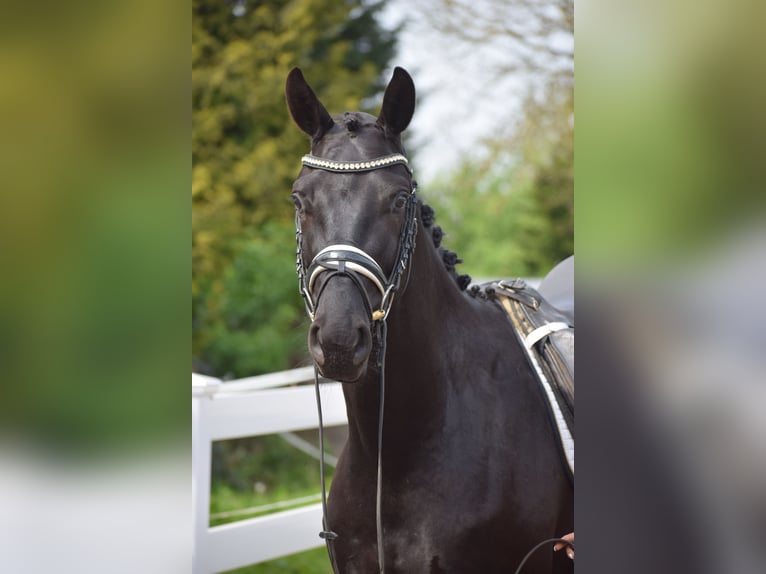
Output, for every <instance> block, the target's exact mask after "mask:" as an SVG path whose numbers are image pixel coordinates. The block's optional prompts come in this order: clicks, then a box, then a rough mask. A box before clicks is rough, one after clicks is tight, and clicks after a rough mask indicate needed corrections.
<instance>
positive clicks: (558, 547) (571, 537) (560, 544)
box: [553, 532, 574, 560]
mask: <svg viewBox="0 0 766 574" xmlns="http://www.w3.org/2000/svg"><path fill="white" fill-rule="evenodd" d="M561 538H563V539H564V540H569V541H570V542H571V543H572V544H574V532H570V533H569V534H567V535H566V536H562V537H561ZM564 547H566V549H567V556H569V559H570V560H574V548H572V547H571V546H569V544H565V543H563V542H556V544H554V546H553V550H554V551H559V550H561V549H562V548H564Z"/></svg>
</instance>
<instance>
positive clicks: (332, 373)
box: [308, 277, 372, 383]
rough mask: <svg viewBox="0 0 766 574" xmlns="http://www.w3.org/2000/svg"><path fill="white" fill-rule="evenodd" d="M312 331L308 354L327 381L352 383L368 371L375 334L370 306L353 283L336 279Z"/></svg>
mask: <svg viewBox="0 0 766 574" xmlns="http://www.w3.org/2000/svg"><path fill="white" fill-rule="evenodd" d="M331 282H332V283H334V285H332V286H331V288H329V289H325V291H324V293H323V295H322V298H321V302H320V303H319V305H318V307H317V309H316V314H315V317H314V321H313V322H312V323H311V327H310V329H309V340H308V344H309V351H310V352H311V356H312V357H313V359H314V361H315V362H316V365H317V367H319V371H320V372H321V373H322V375H323V376H325V377H327V378H328V379H333V380H336V381H341V382H344V383H353V382H355V381H358V380H359V379H360V378H361V377H362V376H363V375H364V374H365V372H366V371H367V365H368V362H369V358H370V352H371V351H372V333H371V332H370V317H369V312H368V310H367V307H368V306H367V305H365V304H364V301H362V296H361V293H360V292H359V289H358V288H357V286H356V285H355V284H354V282H353V281H351V280H349V279H348V278H346V277H335V278H333V279H332V281H331Z"/></svg>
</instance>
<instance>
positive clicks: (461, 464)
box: [286, 68, 574, 574]
mask: <svg viewBox="0 0 766 574" xmlns="http://www.w3.org/2000/svg"><path fill="white" fill-rule="evenodd" d="M286 92H287V103H288V107H289V109H290V112H291V114H292V117H293V119H294V120H295V122H296V123H297V124H298V126H299V127H300V128H301V129H302V130H303V131H304V132H306V133H307V134H308V135H309V136H311V154H310V155H307V156H304V158H303V168H302V170H301V172H300V175H299V177H298V179H297V180H296V182H295V184H294V186H293V194H292V197H293V199H294V201H295V205H296V210H297V213H296V222H297V225H298V239H299V253H298V265H297V266H298V271H299V275H300V276H301V286H302V290H303V293H304V297H305V298H306V304H307V308H308V311H309V315H310V316H311V318H312V323H311V327H310V331H309V349H310V352H311V355H312V356H313V359H314V361H315V363H316V365H317V366H318V368H319V370H320V371H321V373H322V374H323V375H324V376H326V377H327V378H330V379H335V380H338V381H342V382H344V385H343V392H344V395H345V399H346V406H347V411H348V419H349V437H348V442H347V444H346V446H345V449H344V451H343V453H342V455H341V456H340V460H339V462H338V466H337V468H336V471H335V477H334V480H333V484H332V491H331V494H330V499H329V524H328V525H327V528H328V529H330V528H331V529H332V531H334V532H336V533H337V535H338V537H337V539H335V540H334V541H333V542H332V543H331V544H332V545H333V546H334V553H335V560H336V562H337V565H336V568H337V570H338V571H339V572H342V573H343V574H347V573H348V574H351V573H365V574H367V573H371V572H378V571H380V569H381V568H380V565H379V563H378V562H379V557H380V558H381V559H383V560H384V562H385V572H386V573H394V572H399V573H406V574H413V573H421V572H424V573H425V572H427V573H439V572H445V573H481V574H489V573H503V574H508V573H512V572H513V571H514V570H515V569H516V567H517V566H518V564H519V563H520V561H521V560H522V558H523V557H524V556H525V554H526V553H527V552H528V551H529V550H530V549H531V548H532V547H533V546H535V544H536V543H538V542H540V541H541V540H543V539H546V538H550V537H554V536H562V535H564V534H566V533H568V532H570V531H572V530H573V513H574V510H573V487H572V483H571V482H570V479H569V477H568V475H567V472H566V471H565V468H564V466H563V465H562V462H561V458H560V455H559V452H557V445H556V442H555V438H554V431H553V430H552V426H551V423H550V420H549V417H548V415H547V413H546V408H547V407H546V404H545V400H544V397H543V394H542V393H541V391H540V388H539V385H538V383H537V381H536V378H535V375H534V374H533V372H532V369H531V368H530V366H529V363H528V360H527V358H526V356H525V354H524V350H523V348H522V346H521V345H520V344H519V343H518V342H517V338H516V336H515V334H514V332H513V331H512V328H511V324H510V322H509V319H508V317H507V316H506V315H505V312H504V311H503V309H502V308H501V307H500V306H499V305H497V304H496V303H495V302H492V301H488V300H486V299H484V298H481V297H475V296H474V297H472V296H471V295H470V293H469V292H467V291H466V290H465V287H466V283H467V281H466V278H465V276H463V277H458V276H457V275H456V273H455V272H454V263H455V261H454V254H451V255H452V257H450V253H449V252H445V251H444V249H442V248H439V247H438V239H437V238H436V237H435V236H436V235H437V232H436V231H435V229H436V228H433V227H430V224H431V219H432V215H433V213H432V212H431V211H430V209H429V208H427V207H426V206H424V205H423V204H422V203H420V201H419V200H418V199H417V198H416V195H415V186H414V182H413V180H412V174H411V172H410V170H409V167H408V165H407V162H406V159H405V157H404V149H403V147H402V144H401V140H400V134H401V132H402V131H403V130H404V129H405V128H406V127H407V126H408V124H409V123H410V120H411V118H412V114H413V112H414V108H415V88H414V85H413V82H412V79H411V78H410V76H409V75H408V74H407V72H405V71H404V70H402V69H401V68H396V69H395V71H394V74H393V78H392V80H391V82H390V83H389V85H388V87H387V88H386V92H385V96H384V99H383V106H382V110H381V113H380V115H379V116H378V117H377V118H376V117H374V116H371V115H369V114H365V113H361V112H346V113H344V114H341V115H337V116H335V117H331V116H330V115H329V114H328V112H327V110H326V109H325V107H324V106H323V105H322V103H321V102H320V101H319V99H318V98H317V97H316V95H315V94H314V92H313V90H312V89H311V87H310V86H309V85H308V83H307V82H306V81H305V79H304V77H303V75H302V73H301V72H300V70H299V69H297V68H296V69H294V70H293V71H292V72H291V73H290V75H289V77H288V79H287V89H286ZM457 112H458V111H457V110H456V114H457ZM468 112H470V110H469V111H468ZM416 237H417V241H416V240H415V238H416ZM432 237H433V238H434V239H437V240H436V242H434V241H432ZM435 243H436V245H435ZM445 261H446V263H447V265H445ZM382 355H385V360H382V359H383V357H382ZM382 385H384V386H383V388H384V393H383V395H384V398H385V403H384V404H385V408H384V413H383V414H384V421H385V424H383V425H382V427H381V428H382V435H379V423H380V422H381V421H380V416H381V413H380V412H379V406H380V401H381V399H382V398H383V397H382V394H381V386H382ZM379 440H380V441H381V443H382V450H381V455H380V460H378V448H379V446H380V445H379ZM378 468H381V469H382V481H381V482H380V485H379V483H378V480H377V472H378ZM378 486H380V492H378V490H377V489H378ZM378 495H380V502H379V503H378V505H376V498H377V496H378ZM378 526H379V527H380V528H378ZM378 530H380V532H379V531H378ZM379 541H380V542H381V544H382V547H381V548H379V547H378V542H379ZM563 554H564V553H563V552H558V553H553V552H552V551H551V550H550V548H548V549H545V550H543V551H540V552H536V553H535V554H534V555H533V556H532V557H531V558H530V560H529V561H528V562H527V564H526V566H525V569H524V571H525V572H571V571H572V568H573V567H572V563H571V561H569V560H568V559H567V558H566V557H565V556H564V555H563Z"/></svg>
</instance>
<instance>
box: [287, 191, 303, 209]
mask: <svg viewBox="0 0 766 574" xmlns="http://www.w3.org/2000/svg"><path fill="white" fill-rule="evenodd" d="M290 199H292V200H293V203H294V204H295V209H296V210H297V211H302V210H303V204H302V203H301V198H300V197H298V195H297V194H295V193H291V194H290Z"/></svg>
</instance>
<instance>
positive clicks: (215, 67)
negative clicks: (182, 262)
mask: <svg viewBox="0 0 766 574" xmlns="http://www.w3.org/2000/svg"><path fill="white" fill-rule="evenodd" d="M381 8H382V3H381V2H363V1H361V0H345V1H341V2H337V1H335V0H295V1H291V2H287V1H284V0H282V1H277V0H271V1H262V2H248V1H245V0H241V1H239V2H220V1H218V0H193V3H192V15H193V16H192V261H193V269H192V296H193V309H192V311H193V352H194V355H195V356H196V357H198V358H200V359H202V360H203V361H204V362H205V363H207V364H208V365H209V366H210V367H211V370H212V371H213V372H214V373H215V374H219V375H222V374H225V373H229V374H232V375H234V376H245V375H252V374H256V373H260V372H265V371H269V370H274V369H279V368H287V367H288V366H289V363H290V360H291V358H295V357H296V356H297V354H298V349H299V348H300V346H301V345H302V343H299V342H298V341H297V340H293V339H292V338H291V337H290V335H289V333H290V332H291V329H292V328H294V327H295V325H296V321H297V320H298V315H299V314H300V312H302V311H301V309H302V307H301V302H300V298H299V297H298V296H297V294H296V289H295V277H294V275H293V276H291V273H292V270H293V265H292V253H293V251H294V248H293V246H291V245H288V242H289V241H291V240H292V237H293V231H292V217H293V210H292V206H291V204H290V202H289V201H288V200H287V196H288V193H289V190H290V186H291V183H292V180H293V179H294V178H295V176H296V175H297V173H298V170H299V158H300V157H301V155H303V154H304V153H306V151H308V141H307V138H306V136H305V135H304V134H303V133H302V132H301V131H300V130H299V129H298V128H297V127H295V125H293V123H292V121H291V120H290V118H289V116H288V113H287V107H286V105H285V100H284V82H285V78H286V76H287V74H288V72H289V71H290V69H291V68H292V67H293V66H300V67H302V68H304V70H305V71H306V74H307V76H308V77H309V78H310V80H311V82H312V85H313V86H314V88H315V89H316V90H317V92H318V93H320V94H321V96H322V100H323V102H324V103H325V105H326V106H327V107H328V109H331V110H334V111H342V110H345V109H364V106H363V105H362V103H363V101H364V99H365V98H370V97H371V96H374V95H376V94H377V93H378V92H379V90H380V89H381V88H382V82H383V81H384V79H383V78H381V71H382V70H383V68H385V67H386V66H387V65H388V62H389V59H390V58H391V56H392V54H393V49H394V42H395V33H394V32H389V31H385V30H383V29H381V28H380V27H379V26H378V24H377V21H376V15H377V13H378V12H379V11H380V9H381ZM285 337H287V339H285ZM255 353H257V356H249V355H253V354H255Z"/></svg>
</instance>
